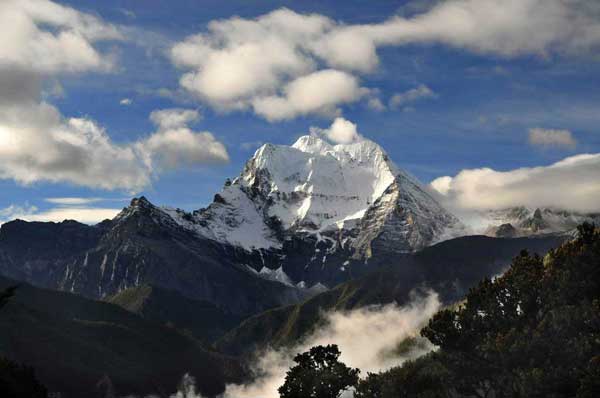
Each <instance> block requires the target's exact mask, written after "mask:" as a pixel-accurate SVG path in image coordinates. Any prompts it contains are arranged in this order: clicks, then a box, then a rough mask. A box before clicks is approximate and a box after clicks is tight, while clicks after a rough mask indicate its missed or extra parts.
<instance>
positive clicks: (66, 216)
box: [0, 205, 121, 224]
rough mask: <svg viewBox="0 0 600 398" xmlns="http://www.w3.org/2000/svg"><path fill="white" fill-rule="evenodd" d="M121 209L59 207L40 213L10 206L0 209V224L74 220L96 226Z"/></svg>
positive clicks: (30, 209)
mask: <svg viewBox="0 0 600 398" xmlns="http://www.w3.org/2000/svg"><path fill="white" fill-rule="evenodd" d="M120 211H121V209H116V208H104V207H88V206H59V207H56V208H51V209H47V210H42V211H40V210H39V209H38V208H37V207H36V206H28V205H26V206H16V205H11V206H9V207H7V208H4V209H0V224H2V223H4V222H8V221H12V220H15V219H21V220H25V221H42V222H50V221H51V222H62V221H64V220H76V221H79V222H82V223H85V224H97V223H99V222H100V221H103V220H106V219H112V218H113V217H114V216H116V215H117V214H118V213H119V212H120Z"/></svg>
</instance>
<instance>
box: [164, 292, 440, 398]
mask: <svg viewBox="0 0 600 398" xmlns="http://www.w3.org/2000/svg"><path fill="white" fill-rule="evenodd" d="M439 308H440V301H439V298H438V295H437V293H435V292H433V291H427V292H421V293H416V292H413V293H412V294H411V300H410V302H409V303H407V304H406V305H404V306H398V305H396V304H388V305H383V306H369V307H364V308H361V309H356V310H351V311H336V312H330V313H327V314H326V315H325V317H324V318H325V322H324V323H323V325H322V326H321V327H320V328H319V329H317V330H315V331H314V332H313V333H311V334H310V335H308V336H306V337H305V338H304V339H302V341H300V342H298V343H297V344H295V345H294V346H292V347H287V348H281V349H268V350H264V351H261V352H258V353H256V355H255V358H256V361H255V363H254V366H253V372H254V375H255V379H254V381H252V382H251V383H249V384H242V385H238V384H230V385H228V386H227V388H226V390H225V392H224V394H223V396H222V398H278V397H279V394H278V392H277V389H278V388H279V387H280V386H281V385H282V384H283V382H284V380H285V374H286V371H287V370H288V369H289V368H290V367H291V366H293V365H294V362H293V358H294V356H295V355H296V354H298V353H300V352H304V351H307V350H308V349H310V348H311V347H314V346H316V345H326V344H337V345H338V346H339V348H340V351H341V352H342V355H341V357H340V360H341V361H342V362H344V363H345V364H346V365H348V366H350V367H353V368H359V369H360V370H361V375H362V376H363V377H364V376H366V374H367V372H378V371H381V370H385V369H388V368H390V367H392V366H398V365H400V364H401V363H402V362H404V361H406V360H409V359H414V358H416V357H419V356H421V355H423V354H425V353H427V352H429V351H431V350H432V349H433V348H434V347H433V346H432V345H431V344H430V343H429V342H428V341H427V340H425V339H422V338H421V337H419V331H420V329H421V328H422V327H423V326H424V325H425V323H426V322H427V321H428V320H429V318H431V317H432V316H433V315H434V314H435V313H436V312H437V311H438V310H439ZM407 339H416V340H415V341H413V343H414V344H402V343H403V342H406V340H407ZM349 395H351V394H349ZM171 398H201V395H199V394H198V393H196V389H195V385H194V379H193V378H192V377H190V376H189V375H186V376H184V378H183V380H182V383H181V386H180V388H179V391H178V392H177V393H175V394H174V395H172V396H171Z"/></svg>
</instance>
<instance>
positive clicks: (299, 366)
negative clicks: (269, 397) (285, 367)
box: [279, 344, 360, 398]
mask: <svg viewBox="0 0 600 398" xmlns="http://www.w3.org/2000/svg"><path fill="white" fill-rule="evenodd" d="M340 355H341V353H340V350H339V349H338V346H337V345H335V344H331V345H327V346H316V347H313V348H311V349H310V350H309V351H307V352H305V353H302V354H298V355H296V357H295V358H294V362H296V365H295V366H294V367H292V368H291V369H290V370H289V371H288V372H287V375H286V377H285V383H284V384H283V386H281V387H279V396H280V397H281V398H338V397H339V396H340V395H341V394H342V392H344V391H346V390H348V389H349V388H351V387H354V386H356V384H357V382H358V374H359V372H360V371H359V370H358V369H352V368H349V367H348V366H346V365H345V364H344V363H342V362H340V361H339V357H340Z"/></svg>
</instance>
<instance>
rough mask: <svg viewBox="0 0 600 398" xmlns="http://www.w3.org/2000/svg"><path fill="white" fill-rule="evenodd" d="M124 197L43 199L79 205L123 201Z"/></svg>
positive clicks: (62, 204) (57, 203)
mask: <svg viewBox="0 0 600 398" xmlns="http://www.w3.org/2000/svg"><path fill="white" fill-rule="evenodd" d="M123 200H125V199H114V198H77V197H65V198H45V199H44V201H45V202H48V203H53V204H56V205H61V206H80V205H88V204H91V203H97V202H104V201H123Z"/></svg>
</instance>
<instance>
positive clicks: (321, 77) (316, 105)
mask: <svg viewBox="0 0 600 398" xmlns="http://www.w3.org/2000/svg"><path fill="white" fill-rule="evenodd" d="M364 93H365V90H364V89H362V88H361V87H360V85H359V83H358V79H356V78H355V77H354V76H352V75H350V74H348V73H345V72H340V71H337V70H333V69H327V70H322V71H318V72H314V73H311V74H309V75H306V76H302V77H299V78H298V79H296V80H294V81H292V82H291V83H289V84H288V85H286V86H285V88H284V89H283V96H269V97H258V98H256V99H254V100H253V102H252V106H253V108H254V111H255V112H256V113H257V114H258V115H261V116H264V117H265V118H266V119H267V120H270V121H277V120H283V119H292V118H294V117H296V116H298V115H306V114H309V113H319V114H325V115H333V114H336V113H337V112H336V110H337V109H336V108H337V106H338V105H339V104H344V103H350V102H354V101H356V100H358V99H359V98H360V97H361V96H362V95H363V94H364Z"/></svg>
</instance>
